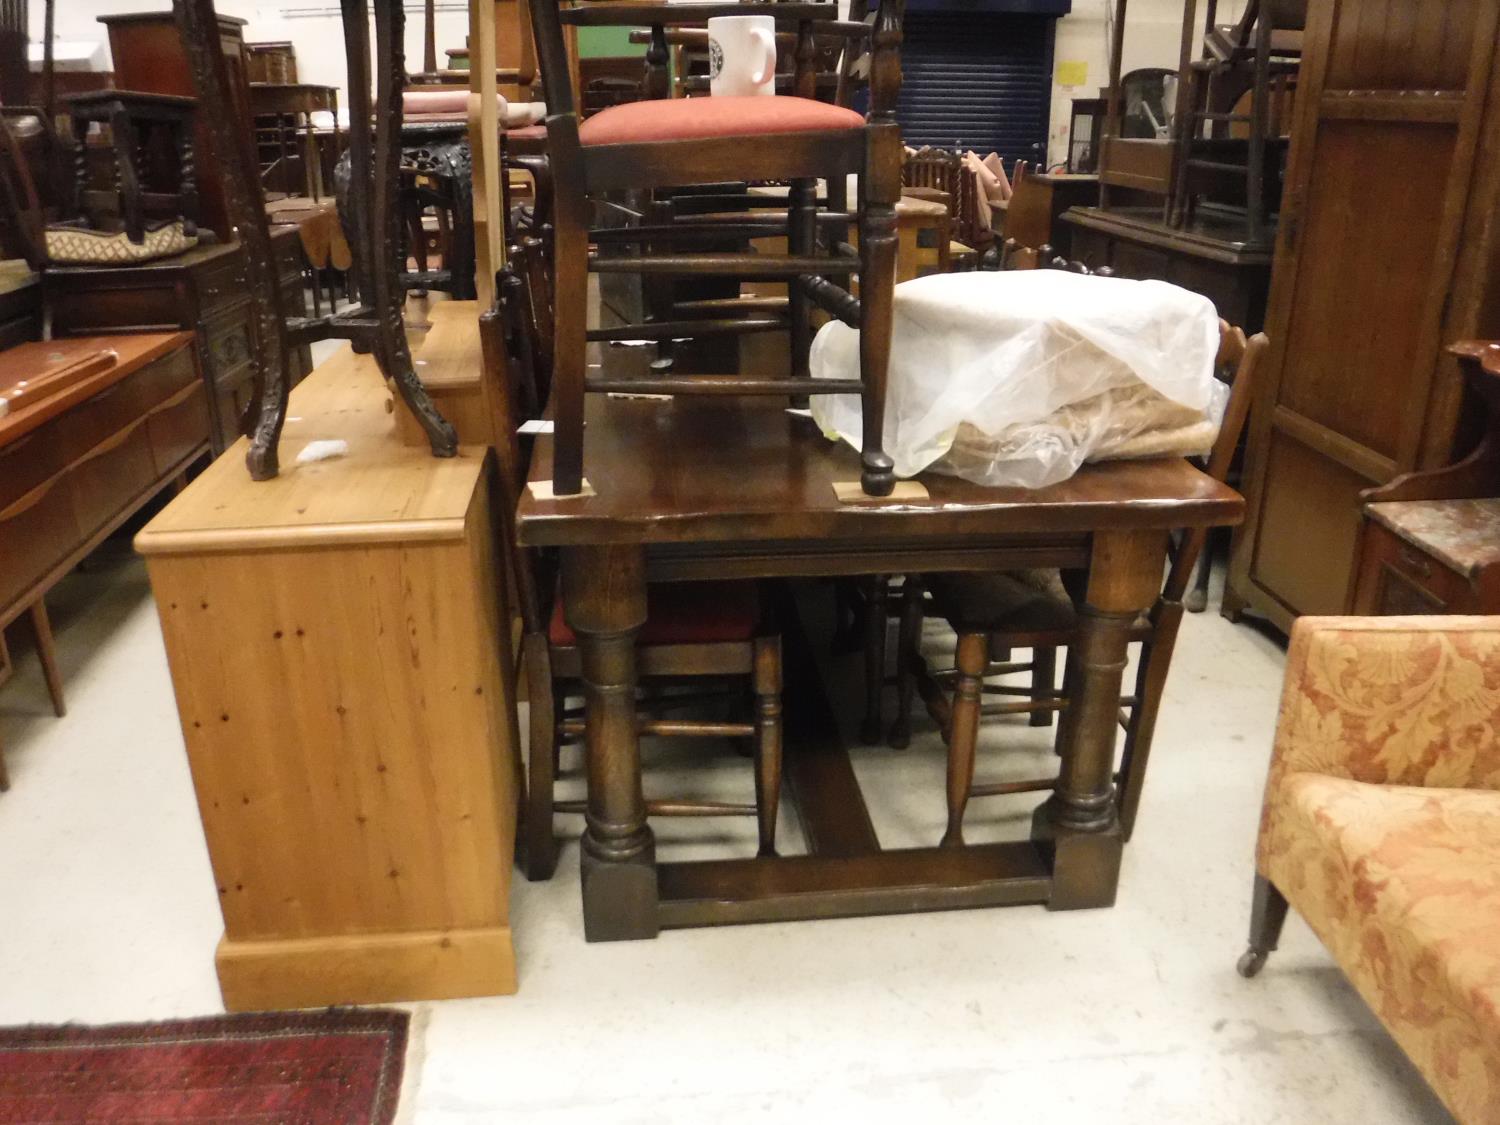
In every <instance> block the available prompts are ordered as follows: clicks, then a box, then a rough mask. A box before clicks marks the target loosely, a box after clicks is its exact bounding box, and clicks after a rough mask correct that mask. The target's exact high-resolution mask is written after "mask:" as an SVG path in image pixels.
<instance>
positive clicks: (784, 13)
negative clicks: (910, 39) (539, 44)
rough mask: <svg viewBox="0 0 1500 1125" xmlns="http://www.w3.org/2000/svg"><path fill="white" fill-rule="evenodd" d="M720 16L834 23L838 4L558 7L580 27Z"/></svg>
mask: <svg viewBox="0 0 1500 1125" xmlns="http://www.w3.org/2000/svg"><path fill="white" fill-rule="evenodd" d="M719 16H771V17H773V18H774V19H775V20H776V22H777V23H778V24H784V25H796V24H799V23H806V22H809V21H813V20H816V21H819V22H820V23H824V22H827V23H831V22H833V21H835V20H837V19H838V5H837V4H831V3H790V2H789V3H746V4H735V3H722V4H713V3H709V4H703V3H693V4H618V3H615V4H608V3H606V4H598V3H594V4H579V5H576V6H574V7H570V8H559V9H558V12H557V18H558V22H559V23H563V24H573V25H576V26H579V27H677V26H688V27H692V26H696V25H701V24H702V23H704V22H705V21H706V20H710V19H715V18H717V17H719Z"/></svg>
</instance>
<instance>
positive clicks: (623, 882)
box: [563, 546, 659, 941]
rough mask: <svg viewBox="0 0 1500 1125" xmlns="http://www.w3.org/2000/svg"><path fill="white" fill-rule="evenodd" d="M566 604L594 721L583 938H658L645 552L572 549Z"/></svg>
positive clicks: (589, 746) (589, 736) (588, 743)
mask: <svg viewBox="0 0 1500 1125" xmlns="http://www.w3.org/2000/svg"><path fill="white" fill-rule="evenodd" d="M563 603H564V605H565V606H566V607H567V608H566V612H567V618H568V624H569V625H570V626H572V628H573V631H574V633H576V634H577V636H578V648H579V655H580V657H581V659H582V662H583V696H584V704H585V708H586V722H587V733H586V734H585V736H584V739H585V741H584V745H585V752H586V754H587V757H588V780H589V797H588V812H587V817H586V820H587V826H586V827H585V829H584V833H583V859H582V867H583V931H584V935H585V936H586V937H587V938H588V940H589V941H621V940H626V939H629V938H650V937H655V936H656V934H657V931H658V929H659V923H658V921H657V913H656V906H657V886H656V844H655V840H654V839H653V837H652V835H651V829H650V827H648V826H647V824H646V801H645V797H644V796H643V795H642V792H641V749H640V738H639V736H638V734H637V732H636V709H635V685H636V666H635V634H636V631H637V630H638V629H639V628H640V627H641V626H642V625H643V624H644V623H645V621H646V572H645V554H644V552H643V550H642V549H641V548H640V547H639V546H626V547H573V548H570V549H568V550H566V551H565V552H564V553H563Z"/></svg>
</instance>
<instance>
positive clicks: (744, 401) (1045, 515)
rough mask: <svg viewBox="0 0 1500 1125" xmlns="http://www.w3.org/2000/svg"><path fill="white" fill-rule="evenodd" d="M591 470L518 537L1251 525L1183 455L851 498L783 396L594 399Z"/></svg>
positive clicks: (544, 505) (533, 505)
mask: <svg viewBox="0 0 1500 1125" xmlns="http://www.w3.org/2000/svg"><path fill="white" fill-rule="evenodd" d="M585 417H586V419H587V424H586V429H585V444H584V476H585V478H586V479H587V480H588V482H589V484H590V485H591V486H592V488H593V489H594V492H595V494H594V495H592V496H590V495H583V496H575V497H565V498H559V499H549V500H539V499H537V498H536V497H535V496H534V495H533V493H532V492H531V491H530V490H529V489H528V490H527V491H526V492H525V493H524V494H523V496H522V498H521V503H520V506H519V508H518V510H517V535H518V538H519V539H520V541H521V542H522V543H523V544H526V545H528V546H570V545H574V546H576V545H608V544H650V543H694V542H702V543H712V542H718V543H726V542H751V541H760V540H790V541H795V540H849V541H869V540H884V539H890V538H893V537H894V538H900V539H902V540H907V541H921V540H937V539H951V538H954V537H962V536H965V535H985V536H996V535H1011V534H1017V535H1023V534H1038V533H1043V534H1045V533H1054V534H1055V533H1086V532H1091V531H1097V530H1102V529H1121V530H1127V529H1137V530H1148V529H1175V528H1184V527H1202V526H1219V525H1224V524H1235V523H1238V522H1240V520H1241V519H1242V518H1243V516H1244V500H1243V499H1242V498H1241V497H1240V495H1239V493H1237V492H1235V491H1234V490H1233V489H1231V488H1229V487H1228V486H1226V485H1223V484H1220V483H1219V482H1217V481H1215V480H1213V479H1212V478H1211V477H1209V476H1207V475H1206V474H1204V473H1202V472H1200V471H1199V470H1197V469H1196V468H1194V467H1193V466H1192V465H1190V464H1188V462H1187V461H1185V460H1183V459H1182V458H1156V459H1152V460H1145V461H1115V462H1108V463H1104V464H1099V465H1088V466H1085V467H1084V468H1083V469H1082V470H1080V471H1079V472H1078V473H1077V474H1076V475H1075V476H1073V477H1072V478H1070V479H1069V480H1066V481H1063V482H1061V483H1059V484H1056V485H1052V486H1049V487H1047V488H1041V489H1024V488H986V487H983V486H981V485H976V484H971V483H969V482H968V481H964V480H960V479H958V478H957V477H950V476H943V475H940V474H937V473H925V474H923V475H922V476H921V477H920V478H919V479H920V481H921V483H922V484H923V485H925V486H926V488H927V490H928V493H929V498H928V499H927V500H925V501H914V502H894V503H893V502H889V501H882V502H875V503H870V502H857V503H846V502H843V501H841V500H839V499H838V497H837V495H836V494H835V491H834V487H833V486H834V483H835V482H843V481H855V482H857V481H858V480H859V457H858V454H856V453H855V452H854V450H852V449H850V448H849V447H848V446H847V445H844V444H842V443H838V444H835V443H833V442H830V441H828V440H827V439H826V438H824V437H823V436H822V434H820V433H819V432H818V429H817V427H816V426H815V425H814V423H813V422H812V421H811V420H810V419H807V418H805V417H798V416H795V415H792V414H789V413H787V411H786V409H785V407H784V405H783V400H779V399H777V400H770V399H756V398H737V397H717V396H716V397H706V396H704V397H692V398H682V397H679V398H674V399H669V400H661V399H642V398H630V399H626V398H618V397H614V396H606V395H591V396H589V402H588V405H587V411H586V415H585ZM551 466H552V439H551V437H550V436H542V437H539V438H537V446H536V450H535V454H534V456H533V458H532V471H531V478H532V480H533V481H546V480H548V479H549V478H550V476H551Z"/></svg>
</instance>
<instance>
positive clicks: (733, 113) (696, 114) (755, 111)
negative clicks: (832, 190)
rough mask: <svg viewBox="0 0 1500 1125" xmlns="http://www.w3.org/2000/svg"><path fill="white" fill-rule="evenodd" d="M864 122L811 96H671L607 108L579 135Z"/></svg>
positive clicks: (694, 136) (638, 138) (704, 135)
mask: <svg viewBox="0 0 1500 1125" xmlns="http://www.w3.org/2000/svg"><path fill="white" fill-rule="evenodd" d="M864 123H865V119H864V117H863V116H861V115H860V114H858V113H856V112H855V111H854V110H852V109H846V108H845V107H843V106H837V105H829V104H828V103H827V102H817V101H813V100H812V99H811V98H793V97H754V96H748V97H741V98H671V99H667V100H661V101H645V102H630V103H627V104H626V105H615V106H610V107H609V108H608V109H602V110H600V111H599V112H598V113H596V114H594V116H592V117H590V118H589V119H588V120H587V121H585V122H584V123H583V124H582V125H580V126H579V127H578V139H579V141H580V142H581V143H583V144H586V145H620V144H638V143H641V142H644V141H694V140H706V139H710V138H713V137H749V136H762V135H765V134H768V133H812V132H820V131H823V130H827V129H858V128H860V127H861V126H862V125H864Z"/></svg>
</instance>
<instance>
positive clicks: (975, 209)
mask: <svg viewBox="0 0 1500 1125" xmlns="http://www.w3.org/2000/svg"><path fill="white" fill-rule="evenodd" d="M901 182H902V184H903V185H904V186H906V187H919V188H932V189H936V190H938V191H941V192H944V193H946V194H947V196H948V212H949V214H950V215H951V216H952V219H951V225H950V230H951V233H952V236H953V240H954V241H955V242H960V243H962V244H963V245H964V246H967V247H968V248H969V249H970V250H972V251H974V252H975V254H983V253H984V252H985V251H986V250H987V249H988V248H989V247H990V244H991V243H993V242H994V240H995V235H994V232H993V231H992V230H991V229H990V227H989V224H988V223H987V222H986V221H985V219H984V217H983V215H982V214H981V211H982V209H981V207H980V203H979V192H980V187H979V181H978V179H977V178H976V177H975V176H974V175H973V174H972V173H971V172H970V171H969V170H968V169H967V168H965V167H964V164H963V157H962V156H960V155H959V154H958V153H956V152H951V151H949V150H948V149H942V148H932V147H924V148H920V149H917V150H916V151H915V152H911V153H907V154H906V159H905V161H904V163H903V164H902V167H901Z"/></svg>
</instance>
